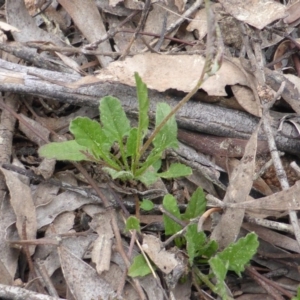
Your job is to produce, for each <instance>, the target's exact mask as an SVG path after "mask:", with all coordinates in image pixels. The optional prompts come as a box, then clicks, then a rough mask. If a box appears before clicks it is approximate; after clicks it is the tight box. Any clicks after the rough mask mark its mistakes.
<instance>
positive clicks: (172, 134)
mask: <svg viewBox="0 0 300 300" xmlns="http://www.w3.org/2000/svg"><path fill="white" fill-rule="evenodd" d="M170 111H171V107H170V106H169V105H168V104H167V103H158V104H157V106H156V116H155V128H156V127H157V126H158V125H159V124H160V123H161V122H162V120H163V119H164V118H165V117H166V116H167V115H168V114H169V113H170ZM153 145H154V147H155V148H157V149H159V151H164V150H165V149H167V148H177V147H178V141H177V123H176V120H175V116H172V117H171V119H170V120H169V121H168V122H167V123H166V124H165V125H164V126H163V128H162V129H161V130H160V131H159V132H158V134H157V135H156V137H155V138H154V140H153Z"/></svg>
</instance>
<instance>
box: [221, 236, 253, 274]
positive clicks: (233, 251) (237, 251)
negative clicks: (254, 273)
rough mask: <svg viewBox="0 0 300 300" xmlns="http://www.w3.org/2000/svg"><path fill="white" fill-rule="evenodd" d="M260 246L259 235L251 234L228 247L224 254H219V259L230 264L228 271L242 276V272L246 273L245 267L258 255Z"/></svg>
mask: <svg viewBox="0 0 300 300" xmlns="http://www.w3.org/2000/svg"><path fill="white" fill-rule="evenodd" d="M258 246H259V243H258V240H257V235H256V234H255V233H253V232H251V233H248V234H247V235H246V236H245V237H243V238H240V239H239V240H238V241H237V242H236V243H234V244H230V245H229V246H227V247H226V248H225V249H224V250H223V251H222V252H220V253H218V257H219V258H220V259H222V260H223V261H224V262H226V263H228V270H230V271H234V272H236V273H237V274H238V275H239V276H241V272H243V271H244V269H245V265H246V264H248V263H249V261H250V259H251V258H252V257H253V255H254V254H255V253H256V251H257V248H258Z"/></svg>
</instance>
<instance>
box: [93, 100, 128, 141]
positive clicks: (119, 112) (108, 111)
mask: <svg viewBox="0 0 300 300" xmlns="http://www.w3.org/2000/svg"><path fill="white" fill-rule="evenodd" d="M99 109H100V113H101V117H100V118H101V122H102V125H103V131H104V132H105V135H106V136H107V137H108V139H109V141H110V142H111V143H113V142H115V141H117V142H118V143H119V146H120V145H121V144H123V138H124V137H125V136H127V135H128V134H129V131H130V129H131V128H130V123H129V120H128V118H127V117H126V114H125V112H124V109H123V107H122V105H121V103H120V100H119V99H117V98H115V97H112V96H106V97H104V98H102V99H101V100H100V107H99Z"/></svg>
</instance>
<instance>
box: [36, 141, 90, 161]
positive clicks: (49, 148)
mask: <svg viewBox="0 0 300 300" xmlns="http://www.w3.org/2000/svg"><path fill="white" fill-rule="evenodd" d="M38 152H39V155H40V156H42V157H46V158H55V159H57V160H73V161H82V160H89V158H88V156H86V155H84V152H88V148H87V147H84V146H81V145H78V143H77V142H76V141H66V142H61V143H50V144H47V145H44V146H42V147H41V148H40V149H39V151H38ZM89 154H90V156H93V155H92V153H91V152H89Z"/></svg>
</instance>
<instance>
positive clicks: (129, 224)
mask: <svg viewBox="0 0 300 300" xmlns="http://www.w3.org/2000/svg"><path fill="white" fill-rule="evenodd" d="M125 230H126V231H129V230H137V231H139V232H140V231H141V226H140V221H139V219H138V218H136V217H133V216H130V217H129V218H128V219H127V220H126V227H125Z"/></svg>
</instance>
